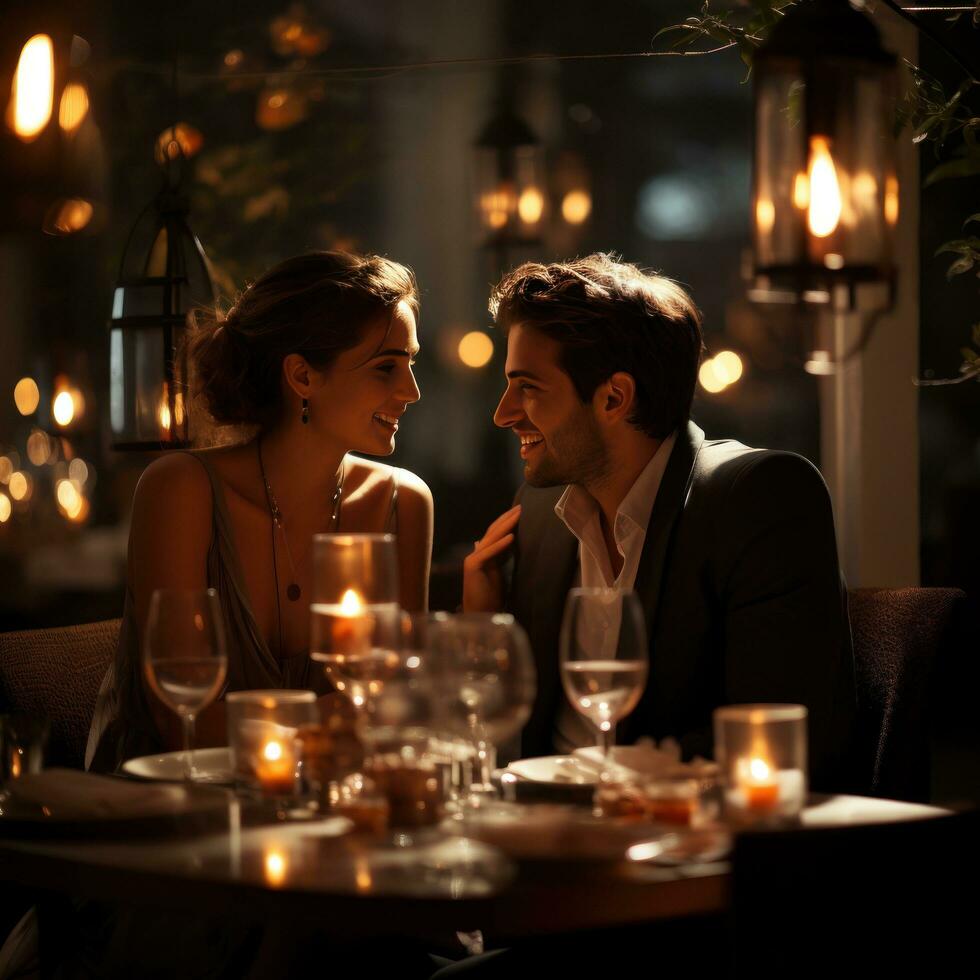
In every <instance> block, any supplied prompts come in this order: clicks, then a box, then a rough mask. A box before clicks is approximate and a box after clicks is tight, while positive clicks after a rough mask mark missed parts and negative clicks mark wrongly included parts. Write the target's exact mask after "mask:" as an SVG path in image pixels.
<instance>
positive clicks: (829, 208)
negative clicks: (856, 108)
mask: <svg viewBox="0 0 980 980" xmlns="http://www.w3.org/2000/svg"><path fill="white" fill-rule="evenodd" d="M808 178H809V185H810V204H809V209H808V212H807V224H808V226H809V228H810V234H811V235H814V236H815V237H817V238H826V237H827V236H828V235H832V234H833V233H834V231H836V229H837V225H838V223H839V222H840V216H841V194H840V184H839V182H838V180H837V169H836V167H835V166H834V158H833V157H832V156H831V155H830V144H829V142H828V140H827V138H826V137H824V136H813V137H811V139H810V166H809V173H808Z"/></svg>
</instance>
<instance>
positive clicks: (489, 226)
mask: <svg viewBox="0 0 980 980" xmlns="http://www.w3.org/2000/svg"><path fill="white" fill-rule="evenodd" d="M475 169H476V187H477V194H476V205H477V218H478V221H479V223H480V228H481V231H482V233H483V237H484V239H486V240H488V241H517V242H520V241H533V240H535V239H536V238H537V237H538V236H539V235H540V232H541V227H542V221H543V218H544V214H545V207H546V199H545V194H544V183H543V169H544V168H543V161H542V157H541V149H540V147H538V146H535V145H533V144H528V145H523V146H509V147H493V146H478V147H477V148H476V162H475Z"/></svg>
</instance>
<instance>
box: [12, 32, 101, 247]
mask: <svg viewBox="0 0 980 980" xmlns="http://www.w3.org/2000/svg"><path fill="white" fill-rule="evenodd" d="M90 50H91V49H90V47H89V44H88V42H87V41H86V40H85V39H84V38H82V37H79V36H78V35H72V34H70V33H65V32H62V31H58V30H53V29H52V30H51V31H50V33H41V32H39V33H36V34H33V35H31V36H30V37H28V38H26V39H25V41H24V43H23V44H22V45H21V47H20V51H19V56H18V58H17V60H16V62H15V64H14V65H13V66H12V69H13V70H12V74H11V76H10V88H9V90H8V91H7V93H6V102H5V104H4V107H3V109H4V111H3V121H2V124H0V132H2V137H0V180H2V181H3V183H4V186H5V187H6V188H7V199H8V207H6V208H5V209H4V210H3V213H2V214H0V227H2V228H5V229H17V230H22V229H24V228H28V229H38V228H42V229H43V230H44V231H45V232H47V233H48V234H51V235H70V234H74V233H76V232H79V231H82V230H83V229H86V228H91V227H92V226H93V225H94V221H93V217H94V216H95V215H96V213H97V209H98V202H99V201H100V200H101V198H102V186H103V183H104V177H105V160H104V152H103V149H102V141H101V136H100V134H99V130H98V127H97V126H96V125H95V123H94V122H93V120H92V113H91V108H90V97H89V88H88V80H87V78H86V77H85V74H84V65H85V64H86V62H87V61H88V58H89V54H90ZM3 95H4V93H3V92H0V97H2V96H3Z"/></svg>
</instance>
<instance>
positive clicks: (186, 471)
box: [128, 453, 226, 749]
mask: <svg viewBox="0 0 980 980" xmlns="http://www.w3.org/2000/svg"><path fill="white" fill-rule="evenodd" d="M211 511H212V500H211V483H210V480H209V479H208V476H207V473H206V472H205V470H204V467H203V466H202V465H201V463H199V462H198V461H197V460H196V459H194V458H193V457H192V456H190V455H188V454H187V453H175V454H173V455H168V456H161V457H160V458H159V459H156V460H154V461H153V462H152V463H151V464H150V465H149V466H148V467H147V468H146V470H145V471H144V473H143V475H142V477H140V481H139V485H138V486H137V487H136V495H135V497H134V499H133V518H132V524H131V526H130V532H129V567H128V577H129V582H130V586H131V588H132V591H133V599H134V603H135V608H136V623H137V628H138V630H139V636H140V640H141V647H142V638H143V637H144V636H145V635H146V621H147V617H148V614H149V608H150V598H151V597H152V595H153V593H154V591H155V590H156V589H206V588H207V585H208V583H207V555H208V549H209V547H210V543H211V533H212V528H211ZM138 666H139V677H140V683H142V685H143V689H144V691H145V692H146V701H147V704H148V705H149V707H150V713H151V714H152V716H153V721H154V723H155V724H156V727H157V731H158V732H159V733H160V737H161V739H162V741H163V743H164V746H165V747H166V748H167V749H179V748H180V747H181V744H182V738H181V727H180V722H179V719H178V717H177V715H176V713H175V712H174V711H172V710H171V709H170V708H168V707H167V706H166V705H165V704H163V703H162V702H161V701H160V699H159V698H158V697H157V696H156V694H154V693H153V690H152V688H150V686H149V685H148V684H147V682H146V675H145V673H144V671H143V665H142V664H139V665H138ZM197 741H198V743H199V744H201V745H223V744H225V741H226V733H225V724H224V705H223V704H222V705H214V706H212V707H211V708H210V709H207V710H205V711H204V712H202V714H201V716H200V718H199V719H198V738H197Z"/></svg>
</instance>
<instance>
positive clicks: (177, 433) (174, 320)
mask: <svg viewBox="0 0 980 980" xmlns="http://www.w3.org/2000/svg"><path fill="white" fill-rule="evenodd" d="M172 146H174V147H175V152H176V154H177V158H176V159H169V158H168V161H167V165H166V178H165V181H164V185H163V188H162V189H161V190H160V192H159V193H158V194H157V196H156V198H155V199H154V200H153V201H151V202H150V204H149V205H148V206H147V207H146V208H144V209H143V211H142V212H141V213H140V215H139V217H138V218H137V220H136V222H135V223H134V224H133V227H132V230H131V231H130V234H129V237H128V238H127V241H126V247H125V248H124V250H123V255H122V259H121V262H120V271H119V278H118V280H117V283H116V288H115V290H114V293H113V309H112V315H111V317H110V320H109V332H110V348H111V366H110V416H111V423H112V430H113V448H114V449H117V450H137V451H139V450H142V451H152V450H162V449H181V448H186V447H187V446H189V445H190V419H189V415H190V413H189V407H190V406H189V405H188V404H187V400H186V399H185V397H184V396H185V391H186V388H187V380H188V370H187V364H186V356H185V355H184V353H183V344H182V343H181V341H182V338H183V336H184V333H185V330H186V326H187V316H188V314H189V313H190V312H191V311H192V310H193V309H194V308H195V307H199V306H211V307H213V306H214V305H215V303H216V296H215V291H214V284H213V281H212V279H211V274H210V269H209V266H208V260H207V256H206V255H205V253H204V249H203V248H202V247H201V243H200V241H199V240H198V238H197V236H196V235H195V234H194V233H193V231H191V229H190V226H189V225H188V222H187V215H188V212H189V203H188V199H187V196H186V195H185V194H184V193H183V191H182V189H181V181H180V173H181V170H182V164H183V157H182V155H181V154H180V152H179V145H177V144H172ZM148 221H150V222H152V223H153V224H152V227H153V232H152V235H151V237H150V242H151V245H150V249H149V251H148V252H147V253H146V254H145V256H144V255H143V253H142V251H141V252H140V254H139V255H138V256H135V257H134V254H133V253H134V250H135V249H137V248H141V246H142V245H143V243H142V242H137V241H135V239H136V237H137V232H138V230H139V229H140V228H141V226H142V227H143V228H146V226H147V225H146V223H147V222H148ZM161 249H162V250H163V254H162V256H161V254H160V251H161ZM134 269H135V270H138V271H137V272H136V273H135V274H134V272H133V270H134ZM154 332H156V333H157V334H159V336H160V340H161V342H160V344H159V345H158V346H159V350H158V351H157V352H156V353H157V354H159V356H160V359H159V362H158V363H157V364H156V365H155V366H151V367H150V372H149V373H150V374H151V381H150V385H149V387H150V390H146V386H145V385H143V384H142V383H141V382H142V379H141V377H140V371H139V367H140V365H139V364H138V363H137V353H138V351H139V350H140V349H141V348H140V342H141V341H147V339H148V338H147V334H152V333H154ZM127 341H132V343H127ZM143 346H144V347H152V346H153V345H152V343H150V344H144V345H143ZM144 361H145V359H144ZM143 366H144V367H145V364H144V365H143ZM141 421H142V423H143V424H141ZM150 432H152V433H153V434H152V436H151V435H150V434H149V433H150Z"/></svg>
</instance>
